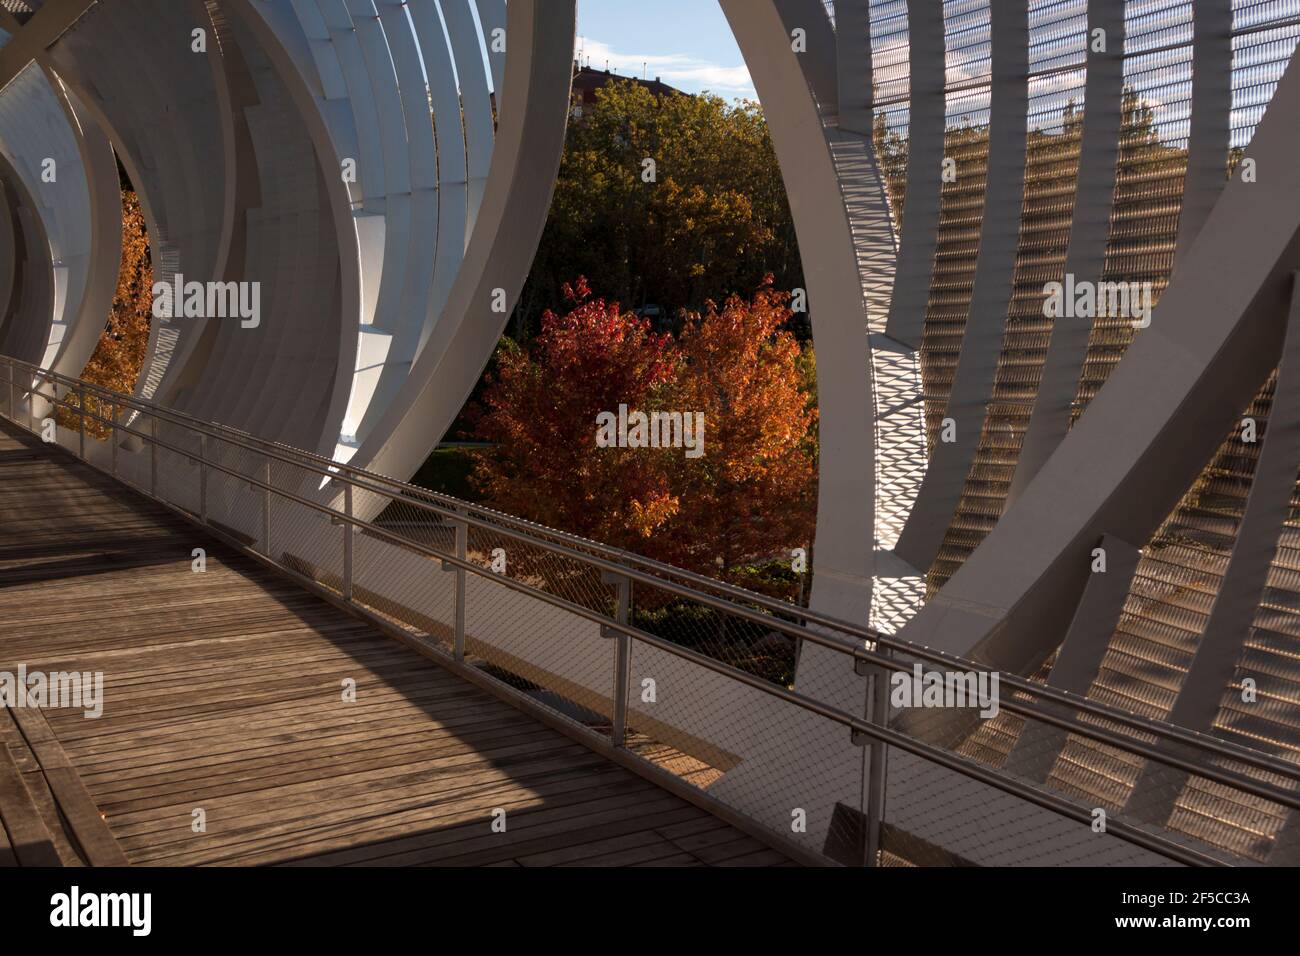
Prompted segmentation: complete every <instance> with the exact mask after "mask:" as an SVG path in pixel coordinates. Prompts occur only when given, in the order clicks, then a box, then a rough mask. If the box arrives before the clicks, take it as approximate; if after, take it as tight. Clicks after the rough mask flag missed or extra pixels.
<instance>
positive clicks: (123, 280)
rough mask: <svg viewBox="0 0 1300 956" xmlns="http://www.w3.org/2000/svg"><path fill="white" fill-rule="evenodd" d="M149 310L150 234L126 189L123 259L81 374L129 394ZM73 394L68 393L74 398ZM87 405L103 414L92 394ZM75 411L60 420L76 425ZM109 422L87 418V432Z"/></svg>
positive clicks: (103, 431) (100, 431) (99, 433)
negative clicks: (101, 328)
mask: <svg viewBox="0 0 1300 956" xmlns="http://www.w3.org/2000/svg"><path fill="white" fill-rule="evenodd" d="M152 309H153V266H152V263H151V260H150V254H149V235H148V231H147V230H146V228H145V222H144V213H143V212H142V211H141V209H140V199H139V197H138V196H136V194H135V193H134V192H133V191H131V190H128V189H123V191H122V261H121V266H120V268H119V269H118V275H117V289H116V290H115V291H114V293H113V307H112V310H111V311H110V312H109V314H108V316H107V317H106V320H105V323H104V331H103V332H101V333H100V336H99V342H98V344H97V345H96V346H95V351H94V352H93V353H92V354H91V356H90V360H89V361H88V362H87V363H86V367H85V370H84V371H83V372H82V374H81V377H82V378H84V379H85V380H86V381H88V382H93V383H94V384H96V385H102V386H103V387H104V388H108V389H112V390H113V391H117V392H126V393H128V394H130V393H131V392H133V391H134V390H135V385H136V380H137V379H138V378H139V377H140V370H141V369H142V368H143V367H144V359H145V353H146V351H147V350H148V346H149V323H150V317H151V315H152ZM75 398H76V396H69V400H71V401H75ZM87 409H88V410H89V411H91V412H94V413H95V414H98V415H105V414H106V413H107V412H106V410H105V409H101V408H100V407H99V404H98V402H97V401H96V400H95V399H93V398H88V399H87ZM77 417H78V416H77V415H76V414H75V413H70V412H68V411H66V410H64V411H63V412H61V413H60V416H59V424H60V425H61V426H62V427H65V428H76V427H77V424H76V419H77ZM107 430H108V427H107V426H106V425H101V424H99V423H98V422H89V423H87V426H86V432H87V434H91V435H94V436H96V437H99V438H104V437H107Z"/></svg>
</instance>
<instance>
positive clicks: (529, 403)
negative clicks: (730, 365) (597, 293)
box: [470, 279, 678, 548]
mask: <svg viewBox="0 0 1300 956" xmlns="http://www.w3.org/2000/svg"><path fill="white" fill-rule="evenodd" d="M564 294H565V297H566V298H567V299H568V300H569V301H570V304H571V305H572V306H573V308H572V310H571V311H570V312H568V313H567V314H566V315H563V316H559V315H556V314H555V313H553V312H549V311H548V312H547V313H546V314H545V315H544V316H543V318H542V332H541V334H540V335H538V336H537V337H536V338H535V339H534V340H533V343H532V348H531V352H525V351H524V350H522V349H521V348H519V346H517V345H514V344H513V343H512V342H511V341H510V340H508V339H507V340H504V342H503V348H502V352H501V353H500V354H499V355H498V357H497V366H496V371H495V373H494V374H493V375H492V376H491V377H490V378H489V381H488V387H487V389H486V390H485V392H484V394H483V397H482V400H481V404H480V406H479V407H478V408H477V409H475V410H474V411H473V412H472V413H471V416H470V417H471V419H472V420H474V421H475V424H476V426H477V428H476V433H477V434H478V435H479V436H480V437H481V438H483V439H484V440H486V441H490V442H494V443H496V445H497V447H496V448H495V449H494V450H493V453H492V454H490V455H482V456H480V457H479V459H478V461H477V463H476V465H475V470H474V474H473V479H474V482H475V484H477V485H478V487H479V488H480V490H482V491H483V493H484V495H485V496H486V498H487V500H488V501H489V502H490V503H491V504H492V505H493V506H494V507H497V508H500V509H501V510H503V511H507V512H509V513H511V514H516V515H520V516H522V517H526V518H528V519H530V520H533V521H537V522H539V523H541V524H545V525H547V526H549V527H553V528H560V529H562V530H565V531H570V532H573V533H575V534H581V535H584V536H586V537H590V538H595V539H597V540H600V541H604V542H605V543H607V544H614V545H618V546H620V547H631V548H635V547H636V546H637V544H638V543H639V542H640V541H642V540H643V539H645V538H647V537H649V536H650V535H651V534H652V533H653V532H654V531H655V530H656V529H657V528H659V527H660V526H661V525H662V524H663V522H664V521H665V520H666V519H667V518H668V517H669V516H670V515H671V514H672V513H673V512H674V511H676V509H677V499H676V497H675V496H674V495H673V493H672V491H671V489H670V488H669V483H668V475H669V467H668V463H667V460H666V459H667V458H668V455H669V452H670V450H669V449H646V451H649V452H651V454H641V453H640V451H642V450H640V449H629V448H607V449H597V448H596V447H595V439H594V435H595V426H594V422H595V419H596V415H597V414H598V413H599V412H601V411H604V410H607V409H617V408H618V405H619V403H620V402H626V403H628V404H630V405H633V406H635V407H638V408H644V409H647V410H649V409H652V408H655V407H659V406H660V405H661V404H662V402H663V401H664V399H665V397H666V394H667V391H668V387H669V386H670V385H671V383H672V381H673V378H674V375H675V373H676V367H677V362H678V358H677V354H676V351H675V349H674V348H673V344H672V341H671V339H670V338H669V337H668V336H667V335H657V334H655V333H653V332H651V331H650V323H649V322H648V321H645V320H642V319H638V318H636V317H635V316H632V315H628V314H623V313H621V312H620V311H619V307H618V304H617V303H606V302H604V301H603V300H600V299H592V298H591V297H590V290H589V289H588V288H587V283H586V281H585V280H584V279H579V280H578V282H577V284H576V286H570V285H567V284H566V285H565V286H564Z"/></svg>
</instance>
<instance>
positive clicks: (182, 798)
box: [0, 422, 788, 866]
mask: <svg viewBox="0 0 1300 956" xmlns="http://www.w3.org/2000/svg"><path fill="white" fill-rule="evenodd" d="M195 547H203V548H205V549H206V550H207V571H206V572H205V573H202V574H200V573H195V572H194V571H193V570H192V569H191V551H192V549H193V548H195ZM20 664H25V665H26V667H27V669H28V671H29V672H36V671H40V672H44V673H50V672H54V671H81V672H96V671H99V672H102V673H103V675H104V709H103V716H102V717H100V718H99V719H86V718H85V717H84V716H83V714H82V712H81V711H80V710H73V709H34V708H13V709H10V710H4V709H0V741H3V744H4V745H3V746H0V817H2V818H3V823H4V827H3V828H0V862H8V863H15V862H17V863H22V864H29V865H31V864H36V865H40V864H49V863H54V862H62V863H64V864H68V865H77V864H82V863H90V864H112V863H122V862H129V863H131V864H146V865H192V864H226V865H257V864H284V863H307V864H317V865H320V864H370V865H384V864H393V865H400V864H414V865H453V866H460V865H466V866H468V865H500V866H514V865H521V866H548V865H636V866H643V865H652V866H661V865H662V866H668V865H679V866H700V865H724V866H744V865H756V866H757V865H781V864H786V863H788V861H787V860H786V858H785V857H783V856H782V855H780V854H779V853H777V852H776V851H774V850H772V849H769V848H768V847H766V846H765V845H764V844H762V843H760V842H758V841H757V840H755V839H754V838H752V837H750V836H747V835H745V834H743V833H741V832H739V831H738V830H736V829H734V828H732V827H731V826H729V825H727V824H726V823H724V822H722V821H721V820H719V819H717V818H716V817H714V816H712V815H710V814H709V813H707V812H706V811H704V810H702V809H700V808H698V807H696V806H694V805H692V804H690V803H687V802H686V801H684V800H682V799H680V798H679V797H677V796H675V795H672V794H670V793H668V792H667V791H664V790H662V789H661V788H659V787H657V786H655V785H654V784H653V783H651V782H649V781H647V780H646V779H644V778H642V777H640V776H638V775H636V774H634V773H632V772H630V771H628V770H626V769H624V768H622V767H620V766H618V765H616V764H614V763H612V762H610V761H609V760H607V759H605V758H604V757H602V756H600V755H598V754H596V753H594V752H593V751H591V750H589V749H587V748H586V747H584V746H582V745H581V744H579V743H577V742H575V741H574V740H572V739H570V738H569V737H567V736H565V735H563V734H560V733H558V732H557V731H555V730H553V729H551V728H549V727H546V726H544V725H543V724H541V723H539V722H537V721H536V720H534V719H532V718H530V717H528V716H526V715H524V714H521V713H520V712H519V711H517V710H515V709H514V708H512V707H510V706H509V705H508V704H506V703H504V702H503V701H501V700H498V699H497V698H495V697H493V696H491V695H490V694H488V693H486V692H484V691H483V690H481V689H479V688H477V687H475V686H473V685H471V684H469V683H466V682H465V681H463V680H461V679H459V678H457V677H455V676H454V675H453V674H451V673H450V672H448V671H446V670H444V669H442V668H441V667H439V666H437V665H436V664H435V663H433V662H432V661H430V660H428V659H427V658H425V657H423V656H421V655H420V654H418V653H416V652H415V651H413V650H411V649H409V648H407V647H405V646H403V645H401V644H399V643H397V642H396V641H394V640H392V639H390V638H388V637H386V636H384V635H383V634H381V633H379V632H378V631H376V630H375V629H373V628H371V627H370V626H369V625H367V624H366V623H364V622H362V621H360V620H358V619H355V618H353V617H351V616H349V615H347V614H346V613H344V612H342V611H340V610H338V609H336V608H334V607H332V606H331V605H329V604H328V603H326V602H324V601H322V600H320V599H318V598H316V597H314V596H313V595H311V594H309V593H307V592H305V591H303V590H302V589H300V588H299V587H297V586H296V585H295V584H293V583H292V582H291V581H289V580H287V579H283V578H280V577H279V576H277V575H275V574H273V573H272V572H269V571H267V570H265V569H264V568H262V567H261V566H260V565H258V564H257V563H256V562H253V561H251V560H250V559H247V558H245V557H243V556H241V555H239V554H238V553H237V552H235V551H234V550H233V549H230V548H227V547H225V546H223V545H221V544H220V543H218V542H217V541H216V540H214V539H211V538H208V537H206V536H205V535H204V534H203V532H202V531H200V530H199V529H197V528H196V527H194V526H193V525H191V524H189V523H188V522H185V521H183V520H182V519H180V518H177V517H175V516H174V515H171V514H170V513H168V512H167V511H165V510H164V509H161V508H159V507H157V506H155V505H153V504H152V503H150V502H148V501H147V500H146V499H144V498H143V497H141V496H139V495H136V494H134V493H133V492H131V491H129V490H127V489H124V488H122V487H121V486H119V485H117V484H116V483H114V482H112V481H111V480H110V479H108V478H107V477H105V476H102V475H100V474H99V473H97V472H95V471H94V470H93V469H91V468H89V467H87V466H85V465H82V464H81V463H79V462H77V461H75V459H73V458H71V457H70V456H68V455H66V454H64V453H62V452H61V451H59V450H57V449H49V448H46V447H44V446H42V445H41V444H40V442H39V441H38V440H36V439H35V438H33V437H32V436H29V435H26V434H24V433H20V432H19V431H18V430H16V429H15V428H13V427H12V426H10V425H9V424H8V423H4V422H0V671H6V672H17V670H18V667H19V665H20ZM347 679H351V680H354V681H355V682H356V701H355V702H347V701H345V700H344V699H343V697H344V694H343V685H344V682H345V680H347ZM496 809H503V810H505V811H506V817H505V821H506V831H505V832H504V833H498V832H494V831H493V829H492V826H491V824H492V819H493V811H494V810H496ZM200 821H201V822H202V823H203V824H204V826H203V827H202V828H200V827H199V822H200Z"/></svg>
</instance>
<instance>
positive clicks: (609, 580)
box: [600, 571, 632, 747]
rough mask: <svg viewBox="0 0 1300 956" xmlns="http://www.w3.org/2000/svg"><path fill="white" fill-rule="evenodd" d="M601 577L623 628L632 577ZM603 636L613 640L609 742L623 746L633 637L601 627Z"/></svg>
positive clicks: (629, 613) (608, 574) (628, 610)
mask: <svg viewBox="0 0 1300 956" xmlns="http://www.w3.org/2000/svg"><path fill="white" fill-rule="evenodd" d="M600 577H601V580H602V581H603V582H604V583H606V584H612V585H614V588H615V593H616V604H615V608H614V620H615V621H617V622H618V623H619V624H622V625H623V626H624V627H626V626H627V623H628V621H629V620H630V619H631V616H632V579H631V578H629V577H627V576H626V575H622V574H614V573H613V572H609V571H606V572H604V573H602V574H601V576H600ZM601 636H602V637H612V638H613V639H614V642H615V643H614V717H613V723H612V724H611V726H610V729H609V741H610V743H612V744H613V745H614V746H615V747H622V746H624V744H625V743H626V741H627V695H628V690H629V688H630V685H631V683H632V636H631V635H630V634H628V633H627V632H626V631H624V630H619V629H615V628H610V627H605V626H604V625H602V626H601Z"/></svg>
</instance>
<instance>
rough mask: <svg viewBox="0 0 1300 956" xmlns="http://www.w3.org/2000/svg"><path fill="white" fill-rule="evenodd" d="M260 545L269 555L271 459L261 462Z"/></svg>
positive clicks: (269, 555)
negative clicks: (262, 485) (263, 486)
mask: <svg viewBox="0 0 1300 956" xmlns="http://www.w3.org/2000/svg"><path fill="white" fill-rule="evenodd" d="M262 484H264V485H265V486H266V487H265V488H263V489H262V547H263V550H265V552H266V556H267V557H268V558H269V557H271V459H270V458H267V459H266V460H265V461H264V462H263V463H262Z"/></svg>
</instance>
